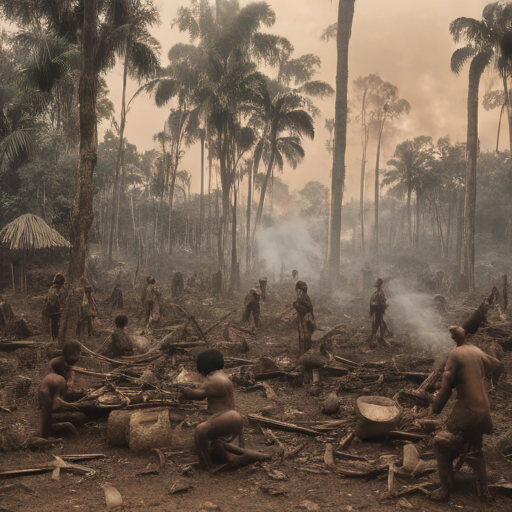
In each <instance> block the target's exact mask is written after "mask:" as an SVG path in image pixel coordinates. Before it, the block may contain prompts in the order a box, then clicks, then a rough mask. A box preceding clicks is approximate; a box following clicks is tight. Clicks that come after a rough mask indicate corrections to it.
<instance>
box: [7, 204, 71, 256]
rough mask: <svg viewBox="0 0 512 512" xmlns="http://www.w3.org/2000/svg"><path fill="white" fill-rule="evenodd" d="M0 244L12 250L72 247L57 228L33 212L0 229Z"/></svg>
mask: <svg viewBox="0 0 512 512" xmlns="http://www.w3.org/2000/svg"><path fill="white" fill-rule="evenodd" d="M0 244H1V245H3V246H5V247H7V248H8V249H10V250H12V251H31V250H34V249H49V248H52V247H54V248H57V247H71V244H70V243H69V242H68V241H67V240H66V239H65V238H64V237H63V236H62V235H60V234H59V233H58V232H57V231H55V229H52V228H51V227H50V226H48V224H46V222H45V221H44V220H43V219H41V218H40V217H37V216H36V215H32V214H31V213H26V214H25V215H22V216H21V217H18V218H17V219H16V220H13V221H12V222H11V223H10V224H7V226H5V228H3V229H2V231H0Z"/></svg>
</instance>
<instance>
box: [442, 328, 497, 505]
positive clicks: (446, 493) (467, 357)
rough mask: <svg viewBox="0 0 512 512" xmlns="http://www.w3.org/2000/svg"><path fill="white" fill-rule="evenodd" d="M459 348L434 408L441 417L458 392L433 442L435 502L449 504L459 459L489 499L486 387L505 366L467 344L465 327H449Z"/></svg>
mask: <svg viewBox="0 0 512 512" xmlns="http://www.w3.org/2000/svg"><path fill="white" fill-rule="evenodd" d="M449 330H450V333H451V335H452V339H453V341H455V343H456V345H457V346H456V347H455V348H454V349H453V350H452V351H451V352H450V355H449V356H448V361H447V362H446V366H445V368H444V373H443V379H442V383H441V389H440V390H439V393H438V394H437V396H436V398H435V400H434V403H433V404H432V412H433V413H434V414H439V413H440V412H441V411H442V410H443V408H444V406H445V405H446V403H447V402H448V400H449V399H450V396H451V394H452V389H453V388H455V389H456V390H457V403H456V404H455V407H454V408H453V410H452V413H451V414H450V416H449V418H448V421H447V422H446V424H445V427H444V430H442V431H441V432H439V433H438V434H437V436H436V437H435V439H434V453H435V456H436V460H437V466H438V470H439V480H440V482H441V487H440V489H438V490H437V491H436V492H435V493H434V494H432V498H433V499H435V500H437V501H443V502H447V501H448V500H449V499H450V488H451V487H452V485H453V461H454V460H455V459H456V458H457V457H458V456H459V455H460V456H461V461H462V462H464V461H465V462H467V463H468V465H469V466H470V467H471V468H472V469H473V471H474V472H475V475H476V483H477V489H478V496H479V497H482V498H489V497H490V494H489V489H488V488H487V473H486V470H485V461H484V456H483V452H482V436H483V435H484V434H492V432H493V425H492V420H491V408H490V405H489V397H488V395H487V388H486V383H485V377H486V375H490V374H492V377H493V381H494V382H497V380H498V379H499V377H500V375H501V373H502V372H503V365H502V364H501V363H500V361H498V360H497V359H495V358H494V357H490V356H488V355H487V354H484V353H483V352H482V351H481V350H480V349H479V348H477V347H475V346H473V345H470V344H469V343H467V341H466V333H465V331H464V329H463V328H462V327H450V329H449Z"/></svg>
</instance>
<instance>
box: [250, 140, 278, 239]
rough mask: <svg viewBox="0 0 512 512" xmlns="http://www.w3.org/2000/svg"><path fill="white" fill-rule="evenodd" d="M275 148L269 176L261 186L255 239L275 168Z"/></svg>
mask: <svg viewBox="0 0 512 512" xmlns="http://www.w3.org/2000/svg"><path fill="white" fill-rule="evenodd" d="M275 151H276V149H275V148H272V152H271V154H270V159H269V162H268V167H267V174H265V179H264V180H263V184H262V185H261V192H260V202H259V204H258V211H257V212H256V220H255V221H254V234H253V238H254V237H255V236H256V229H257V228H258V225H259V223H260V221H261V217H262V215H263V205H264V203H265V193H266V192H267V186H268V182H269V181H270V176H271V174H272V169H273V168H274V162H275Z"/></svg>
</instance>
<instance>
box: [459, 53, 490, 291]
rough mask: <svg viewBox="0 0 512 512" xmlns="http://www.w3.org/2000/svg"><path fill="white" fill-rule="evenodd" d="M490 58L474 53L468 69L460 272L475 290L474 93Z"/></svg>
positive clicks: (475, 114) (475, 106)
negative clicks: (462, 261) (461, 268)
mask: <svg viewBox="0 0 512 512" xmlns="http://www.w3.org/2000/svg"><path fill="white" fill-rule="evenodd" d="M490 58H491V55H490V54H489V53H481V54H478V55H477V56H476V57H475V58H474V59H473V60H472V61H471V65H470V68H469V84H468V134H467V144H466V151H467V154H466V197H465V201H464V219H465V222H464V273H465V275H466V277H467V281H468V285H469V289H470V290H474V289H475V217H476V164H477V158H478V90H479V87H480V78H481V76H482V73H483V71H484V69H485V68H486V66H487V64H489V61H490Z"/></svg>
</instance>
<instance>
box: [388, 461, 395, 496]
mask: <svg viewBox="0 0 512 512" xmlns="http://www.w3.org/2000/svg"><path fill="white" fill-rule="evenodd" d="M394 490H395V465H394V464H393V463H392V462H390V463H389V468H388V496H393V493H394Z"/></svg>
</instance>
